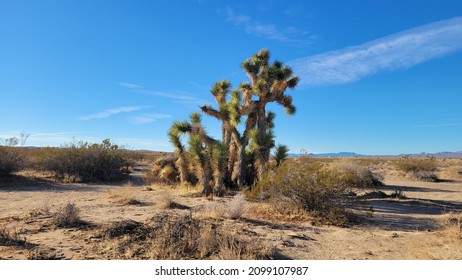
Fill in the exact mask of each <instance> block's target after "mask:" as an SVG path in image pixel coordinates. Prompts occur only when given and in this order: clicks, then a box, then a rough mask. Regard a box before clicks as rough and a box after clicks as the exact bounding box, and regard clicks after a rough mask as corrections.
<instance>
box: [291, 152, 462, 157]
mask: <svg viewBox="0 0 462 280" xmlns="http://www.w3.org/2000/svg"><path fill="white" fill-rule="evenodd" d="M289 156H291V157H300V156H310V157H377V156H380V157H402V156H410V157H430V156H434V157H436V158H462V151H459V152H439V153H433V154H431V153H420V154H401V155H363V154H357V153H354V152H339V153H321V154H313V153H310V154H289Z"/></svg>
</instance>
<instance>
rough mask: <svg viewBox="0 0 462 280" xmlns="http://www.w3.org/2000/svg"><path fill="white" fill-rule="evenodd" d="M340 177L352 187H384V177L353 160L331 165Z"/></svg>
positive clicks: (340, 161)
mask: <svg viewBox="0 0 462 280" xmlns="http://www.w3.org/2000/svg"><path fill="white" fill-rule="evenodd" d="M329 167H330V168H332V169H333V170H334V171H335V172H336V173H338V175H340V176H341V178H340V180H341V181H343V182H345V184H347V185H349V186H350V187H355V188H366V187H371V186H381V185H383V183H382V180H383V177H382V176H381V175H380V174H376V173H373V172H372V171H371V170H370V169H369V168H367V167H366V166H364V165H361V164H359V163H356V162H354V161H352V160H344V159H342V160H338V161H334V162H332V163H331V164H330V165H329Z"/></svg>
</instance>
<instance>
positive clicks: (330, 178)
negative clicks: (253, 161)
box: [247, 159, 370, 225]
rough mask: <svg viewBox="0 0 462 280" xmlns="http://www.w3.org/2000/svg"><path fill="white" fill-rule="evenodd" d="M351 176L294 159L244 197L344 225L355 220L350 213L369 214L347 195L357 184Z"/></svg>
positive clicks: (282, 210)
mask: <svg viewBox="0 0 462 280" xmlns="http://www.w3.org/2000/svg"><path fill="white" fill-rule="evenodd" d="M351 176H353V175H351V174H350V175H348V176H345V175H344V174H343V171H341V170H340V171H339V170H337V169H335V168H330V167H329V166H328V165H327V164H322V163H320V162H309V161H302V160H298V159H296V160H291V161H286V162H285V163H284V164H282V165H281V166H280V167H279V168H277V169H276V170H274V171H272V172H269V173H268V174H267V175H266V176H265V177H264V178H263V179H262V180H261V181H259V182H258V183H257V184H256V185H255V186H254V187H253V188H252V190H250V191H249V192H247V195H248V197H249V198H250V199H262V200H268V201H269V202H270V203H271V204H272V205H273V207H274V209H276V211H279V212H287V214H290V213H291V212H294V211H299V212H300V211H304V212H308V213H311V214H313V215H314V216H316V217H321V218H323V219H324V220H325V221H326V222H328V223H331V224H336V225H345V224H347V223H349V222H351V221H353V219H354V218H355V215H354V212H353V210H366V211H367V210H370V208H369V207H367V204H366V203H365V201H364V200H362V199H360V198H358V197H356V196H354V195H350V194H351V193H352V191H353V190H355V189H356V188H357V187H358V185H357V184H356V183H355V182H356V181H360V180H359V179H355V180H352V178H350V177H351ZM352 182H354V183H352Z"/></svg>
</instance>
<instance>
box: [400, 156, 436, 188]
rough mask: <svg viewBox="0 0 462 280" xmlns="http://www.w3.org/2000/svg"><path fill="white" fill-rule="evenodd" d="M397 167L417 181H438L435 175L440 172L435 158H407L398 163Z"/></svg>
mask: <svg viewBox="0 0 462 280" xmlns="http://www.w3.org/2000/svg"><path fill="white" fill-rule="evenodd" d="M395 165H396V167H397V168H398V169H399V170H401V171H403V172H405V173H407V174H410V175H411V176H412V177H414V178H416V179H419V180H422V181H430V182H436V181H438V177H437V176H436V174H435V172H436V171H437V170H438V165H437V162H436V159H435V158H434V157H427V158H411V157H407V156H405V157H402V158H401V159H400V160H398V161H396V163H395Z"/></svg>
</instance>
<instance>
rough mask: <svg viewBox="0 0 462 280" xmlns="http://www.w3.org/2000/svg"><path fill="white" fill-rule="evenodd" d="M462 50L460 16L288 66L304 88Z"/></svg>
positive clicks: (413, 64) (340, 82)
mask: <svg viewBox="0 0 462 280" xmlns="http://www.w3.org/2000/svg"><path fill="white" fill-rule="evenodd" d="M461 49H462V17H456V18H452V19H448V20H443V21H439V22H434V23H430V24H427V25H423V26H420V27H417V28H413V29H408V30H405V31H403V32H400V33H396V34H393V35H390V36H386V37H383V38H380V39H377V40H373V41H369V42H366V43H364V44H361V45H358V46H351V47H347V48H344V49H340V50H336V51H330V52H327V53H323V54H319V55H314V56H309V57H305V58H300V59H296V60H293V61H290V62H287V64H288V65H290V66H292V68H293V70H294V73H296V74H297V75H298V76H299V77H300V85H305V86H313V85H331V84H344V83H349V82H354V81H357V80H360V79H361V78H364V77H366V76H369V75H373V74H375V73H378V72H382V71H393V70H397V69H406V68H410V67H412V66H415V65H417V64H419V63H423V62H425V61H428V60H431V59H434V58H437V57H441V56H444V55H447V54H449V53H452V52H455V51H458V50H461Z"/></svg>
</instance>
